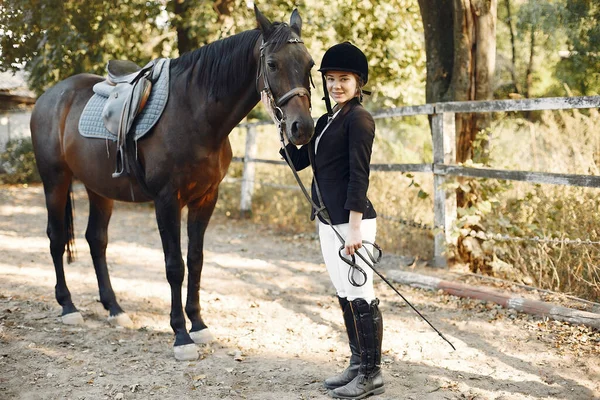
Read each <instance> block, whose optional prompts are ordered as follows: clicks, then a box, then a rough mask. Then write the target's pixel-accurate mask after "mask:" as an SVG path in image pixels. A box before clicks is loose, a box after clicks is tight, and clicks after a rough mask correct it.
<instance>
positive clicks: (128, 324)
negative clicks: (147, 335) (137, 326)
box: [108, 313, 133, 329]
mask: <svg viewBox="0 0 600 400" xmlns="http://www.w3.org/2000/svg"><path fill="white" fill-rule="evenodd" d="M108 323H109V324H111V325H112V326H121V327H123V328H127V329H133V322H132V321H131V318H129V315H127V313H121V314H117V315H114V316H112V315H111V316H109V317H108Z"/></svg>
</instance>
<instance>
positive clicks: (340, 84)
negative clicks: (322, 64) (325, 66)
mask: <svg viewBox="0 0 600 400" xmlns="http://www.w3.org/2000/svg"><path fill="white" fill-rule="evenodd" d="M325 80H326V82H327V91H328V92H329V96H330V97H331V98H332V99H333V101H335V102H336V103H337V104H338V105H339V106H340V107H342V106H343V105H344V104H346V103H347V102H348V101H350V100H352V99H353V98H354V97H356V95H357V94H358V80H357V78H356V75H354V74H353V73H352V72H344V71H327V72H326V73H325Z"/></svg>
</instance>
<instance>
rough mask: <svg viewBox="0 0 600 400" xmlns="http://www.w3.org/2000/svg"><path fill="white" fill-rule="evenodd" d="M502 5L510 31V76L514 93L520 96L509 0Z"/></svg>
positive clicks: (513, 27)
mask: <svg viewBox="0 0 600 400" xmlns="http://www.w3.org/2000/svg"><path fill="white" fill-rule="evenodd" d="M504 5H505V6H506V23H507V25H508V29H509V30H510V47H511V50H512V58H511V68H510V76H511V78H512V81H513V86H514V89H515V93H517V94H521V87H520V86H521V85H519V81H518V79H517V47H516V45H515V37H516V33H515V26H514V24H513V20H512V8H511V6H510V0H504Z"/></svg>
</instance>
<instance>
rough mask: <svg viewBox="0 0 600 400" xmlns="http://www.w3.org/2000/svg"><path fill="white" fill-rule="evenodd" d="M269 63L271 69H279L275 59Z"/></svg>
mask: <svg viewBox="0 0 600 400" xmlns="http://www.w3.org/2000/svg"><path fill="white" fill-rule="evenodd" d="M267 65H268V66H269V69H270V70H271V71H276V70H277V64H276V63H275V61H268V62H267Z"/></svg>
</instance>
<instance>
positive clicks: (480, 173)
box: [233, 96, 600, 266]
mask: <svg viewBox="0 0 600 400" xmlns="http://www.w3.org/2000/svg"><path fill="white" fill-rule="evenodd" d="M599 107H600V96H584V97H552V98H539V99H522V100H491V101H464V102H446V103H435V104H424V105H417V106H408V107H398V108H391V109H386V110H382V111H379V112H376V113H373V118H374V119H382V118H401V117H406V116H414V115H428V116H430V117H431V134H432V140H433V163H432V164H372V165H371V169H372V170H373V171H384V172H390V171H394V172H422V173H433V177H434V179H433V188H434V189H433V191H434V227H435V228H441V229H439V230H438V232H437V233H436V234H435V236H434V260H433V264H434V265H436V266H445V265H446V259H445V257H444V250H445V248H446V246H447V244H448V243H450V241H451V240H452V239H451V237H450V232H451V228H452V226H453V225H454V222H455V220H456V192H455V191H454V190H447V189H445V185H444V184H445V182H446V180H447V179H448V177H455V176H461V177H471V178H489V179H500V180H512V181H522V182H531V183H544V184H553V185H567V186H582V187H592V188H600V176H593V175H576V174H561V173H547V172H534V171H511V170H498V169H491V168H481V167H477V168H475V167H465V166H462V165H457V164H456V128H455V121H456V114H459V113H487V112H520V111H539V110H568V109H584V108H599ZM261 125H272V124H271V123H270V122H255V123H244V124H240V125H239V127H240V128H245V129H246V130H247V134H246V151H245V155H244V157H243V158H241V157H235V158H234V159H233V161H239V162H243V163H244V172H243V176H242V189H241V193H242V195H241V201H240V213H241V214H242V215H248V214H249V213H250V211H251V208H252V193H253V191H254V165H255V163H267V164H277V165H285V162H284V161H280V160H265V159H259V158H256V157H255V156H256V151H257V145H256V127H257V126H261Z"/></svg>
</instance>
